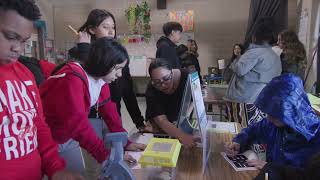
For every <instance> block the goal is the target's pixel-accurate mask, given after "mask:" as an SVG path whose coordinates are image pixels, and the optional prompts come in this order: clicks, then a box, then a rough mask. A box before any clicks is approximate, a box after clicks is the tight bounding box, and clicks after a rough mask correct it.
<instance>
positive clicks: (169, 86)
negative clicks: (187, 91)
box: [146, 59, 195, 147]
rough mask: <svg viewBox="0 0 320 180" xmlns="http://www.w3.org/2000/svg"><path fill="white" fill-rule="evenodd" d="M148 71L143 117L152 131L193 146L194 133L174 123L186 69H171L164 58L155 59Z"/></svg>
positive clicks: (181, 95)
mask: <svg viewBox="0 0 320 180" xmlns="http://www.w3.org/2000/svg"><path fill="white" fill-rule="evenodd" d="M149 74H150V77H151V82H150V84H149V85H148V88H147V91H146V102H147V110H146V119H147V120H149V121H150V122H151V124H152V125H153V132H155V133H159V132H165V133H166V134H168V135H169V136H172V137H175V138H177V139H179V141H180V142H181V143H182V144H183V145H185V146H187V147H192V146H194V145H195V141H194V138H193V136H192V135H189V134H186V133H184V132H182V131H181V130H180V129H178V128H177V127H176V125H174V122H176V121H177V120H178V115H179V110H180V105H181V101H182V97H183V91H184V87H185V84H186V82H187V79H188V72H187V71H186V70H180V69H172V68H171V66H170V65H169V64H168V63H167V62H166V61H165V60H163V59H156V60H154V61H153V62H152V63H151V64H150V66H149Z"/></svg>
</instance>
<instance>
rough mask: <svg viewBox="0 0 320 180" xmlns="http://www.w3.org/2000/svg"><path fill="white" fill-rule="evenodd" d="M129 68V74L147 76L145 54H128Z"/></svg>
mask: <svg viewBox="0 0 320 180" xmlns="http://www.w3.org/2000/svg"><path fill="white" fill-rule="evenodd" d="M129 58H130V62H129V68H130V74H131V76H138V77H139V76H140V77H146V76H147V57H146V56H132V55H131V56H130V57H129Z"/></svg>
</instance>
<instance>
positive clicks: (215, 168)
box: [133, 124, 258, 180]
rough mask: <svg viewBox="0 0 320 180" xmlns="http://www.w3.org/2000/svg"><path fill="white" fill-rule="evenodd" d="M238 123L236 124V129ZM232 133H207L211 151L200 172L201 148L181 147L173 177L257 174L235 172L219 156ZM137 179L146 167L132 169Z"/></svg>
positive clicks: (225, 179)
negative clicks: (203, 170)
mask: <svg viewBox="0 0 320 180" xmlns="http://www.w3.org/2000/svg"><path fill="white" fill-rule="evenodd" d="M239 128H240V125H239V124H238V129H239ZM233 136H234V135H231V134H227V133H221V134H217V133H214V132H210V133H209V137H210V143H211V145H212V146H211V153H210V157H209V160H208V164H207V167H206V168H207V169H206V171H205V173H204V174H202V150H201V149H200V148H194V149H186V148H182V149H181V152H180V155H179V160H178V164H177V167H176V168H175V173H176V175H175V179H177V180H202V179H203V180H249V179H253V178H254V177H255V176H257V174H258V171H242V172H236V171H235V170H234V169H233V168H232V167H231V165H229V164H228V162H227V161H226V160H225V159H224V158H223V157H222V156H221V154H220V152H222V151H224V143H225V142H228V141H229V142H230V141H231V140H232V138H233ZM133 172H134V174H135V176H136V178H137V180H144V178H143V177H144V176H145V175H146V173H150V172H147V170H146V169H143V168H142V169H139V170H133Z"/></svg>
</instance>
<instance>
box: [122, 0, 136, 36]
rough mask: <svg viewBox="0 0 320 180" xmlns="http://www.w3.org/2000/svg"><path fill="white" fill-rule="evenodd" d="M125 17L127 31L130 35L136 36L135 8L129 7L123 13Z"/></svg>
mask: <svg viewBox="0 0 320 180" xmlns="http://www.w3.org/2000/svg"><path fill="white" fill-rule="evenodd" d="M125 13H126V17H127V20H128V24H129V31H130V33H131V34H136V33H137V29H136V23H137V15H136V6H134V5H131V6H129V8H128V9H127V10H126V11H125Z"/></svg>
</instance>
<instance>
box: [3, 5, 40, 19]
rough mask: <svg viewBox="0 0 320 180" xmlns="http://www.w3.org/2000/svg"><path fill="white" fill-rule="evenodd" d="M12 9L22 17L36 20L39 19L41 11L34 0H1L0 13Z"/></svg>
mask: <svg viewBox="0 0 320 180" xmlns="http://www.w3.org/2000/svg"><path fill="white" fill-rule="evenodd" d="M9 10H13V11H16V12H17V13H18V14H19V15H21V16H22V17H24V18H26V19H28V20H30V21H36V20H38V19H40V16H41V13H40V10H39V7H38V6H37V5H36V3H35V1H34V0H1V1H0V13H3V12H6V11H9Z"/></svg>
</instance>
